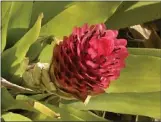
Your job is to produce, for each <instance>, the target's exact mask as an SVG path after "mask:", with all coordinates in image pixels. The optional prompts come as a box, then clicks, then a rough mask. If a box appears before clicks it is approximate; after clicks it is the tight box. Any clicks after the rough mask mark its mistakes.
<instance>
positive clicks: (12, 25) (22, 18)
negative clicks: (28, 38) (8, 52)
mask: <svg viewBox="0 0 161 122" xmlns="http://www.w3.org/2000/svg"><path fill="white" fill-rule="evenodd" d="M32 7H33V2H20V1H16V2H13V7H12V12H11V18H10V22H9V27H8V38H7V40H8V42H7V47H11V46H13V45H14V44H15V43H16V41H18V40H19V39H20V38H21V37H22V36H23V35H24V34H25V33H26V32H27V31H28V28H29V24H30V20H31V13H32ZM36 19H37V18H36Z"/></svg>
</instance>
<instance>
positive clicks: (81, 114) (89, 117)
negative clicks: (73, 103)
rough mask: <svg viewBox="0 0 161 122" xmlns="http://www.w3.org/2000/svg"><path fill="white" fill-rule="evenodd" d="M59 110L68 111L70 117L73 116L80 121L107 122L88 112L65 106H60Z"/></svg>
mask: <svg viewBox="0 0 161 122" xmlns="http://www.w3.org/2000/svg"><path fill="white" fill-rule="evenodd" d="M61 108H62V109H65V110H67V111H69V113H70V114H71V115H72V116H75V117H77V118H79V119H80V120H82V121H107V122H108V120H106V119H104V118H101V117H99V116H97V115H95V114H93V113H92V112H90V111H81V110H78V109H76V108H72V107H70V106H65V105H64V106H62V107H61Z"/></svg>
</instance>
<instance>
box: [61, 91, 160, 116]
mask: <svg viewBox="0 0 161 122" xmlns="http://www.w3.org/2000/svg"><path fill="white" fill-rule="evenodd" d="M160 94H161V92H149V93H109V94H108V93H105V94H101V95H98V96H95V97H92V98H91V100H90V101H89V103H88V104H87V105H86V106H85V105H84V104H83V103H82V102H76V101H73V102H69V101H64V102H62V103H63V104H65V105H68V106H70V107H74V108H76V109H77V110H78V109H79V110H101V111H109V112H115V113H122V114H132V115H143V116H149V117H153V118H160V115H161V111H160V108H161V104H160Z"/></svg>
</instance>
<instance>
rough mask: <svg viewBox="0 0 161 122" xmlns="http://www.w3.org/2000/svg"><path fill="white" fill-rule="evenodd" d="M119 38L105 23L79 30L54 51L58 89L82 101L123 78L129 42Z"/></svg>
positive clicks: (53, 68)
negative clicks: (121, 76) (122, 72)
mask: <svg viewBox="0 0 161 122" xmlns="http://www.w3.org/2000/svg"><path fill="white" fill-rule="evenodd" d="M117 35H118V31H117V30H108V29H106V27H105V25H104V24H96V25H91V26H88V25H87V24H85V25H84V26H83V27H81V28H80V27H75V28H74V30H73V32H72V34H71V35H69V36H68V37H64V39H63V41H61V42H60V43H59V45H56V46H55V48H54V50H53V57H52V63H51V68H50V70H52V72H50V75H51V77H54V79H55V80H54V82H55V84H56V86H57V88H59V89H61V90H63V91H64V92H66V93H69V94H71V95H72V96H74V97H76V98H78V99H81V100H82V101H84V100H85V99H86V97H87V96H88V95H96V94H100V93H102V92H104V89H106V88H108V87H109V84H110V82H111V81H113V80H116V79H117V78H118V77H119V75H120V70H121V69H122V68H123V67H125V61H124V60H125V58H126V57H127V56H128V52H127V49H126V44H127V41H126V40H125V39H117Z"/></svg>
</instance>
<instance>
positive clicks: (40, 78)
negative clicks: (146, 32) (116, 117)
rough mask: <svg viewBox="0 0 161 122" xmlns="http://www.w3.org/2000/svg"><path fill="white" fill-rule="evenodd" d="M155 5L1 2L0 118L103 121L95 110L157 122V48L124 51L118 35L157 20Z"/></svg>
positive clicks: (147, 3)
mask: <svg viewBox="0 0 161 122" xmlns="http://www.w3.org/2000/svg"><path fill="white" fill-rule="evenodd" d="M42 5H43V6H42ZM160 5H161V2H37V1H36V2H27V3H25V4H24V2H2V49H1V57H2V77H3V78H1V85H2V88H1V90H2V118H3V119H4V120H6V121H11V120H15V121H18V120H19V121H22V120H24V121H32V120H36V121H43V120H44V121H47V120H48V121H54V120H55V121H58V120H62V121H65V120H68V121H78V120H83V121H91V120H95V121H97V120H98V121H109V120H107V119H106V117H105V116H103V117H100V116H99V114H97V113H98V111H103V112H104V115H105V113H107V112H114V113H120V114H131V115H135V116H137V121H140V120H139V118H140V116H148V117H152V118H157V119H160V114H161V113H160V109H159V108H160V78H161V76H160V74H161V72H160V71H161V70H160V65H161V64H160V61H161V56H160V52H161V50H160V49H150V48H130V47H128V48H127V43H128V40H126V39H123V38H119V37H118V35H120V34H119V29H120V28H125V27H129V26H131V25H135V24H142V23H144V22H147V21H151V20H155V19H159V18H161V16H160V15H159V14H158V13H159V12H160V9H159V8H160ZM89 6H90V7H89ZM149 8H151V9H153V10H154V11H153V13H151V15H150V14H149V15H142V14H140V13H141V12H142V11H149V12H151V11H150V9H149ZM19 9H21V11H22V13H21V12H18V11H19ZM24 11H25V13H24ZM51 11H54V13H51ZM41 12H43V13H42V14H40V13H41ZM38 15H39V16H38ZM78 15H79V16H78ZM37 16H38V18H37V20H36V17H37ZM129 16H130V17H129ZM67 18H68V19H69V20H68V21H67ZM136 18H137V19H136ZM28 20H30V21H28ZM126 20H128V21H126ZM34 22H35V23H34ZM84 23H87V24H84ZM98 23H102V24H98ZM103 23H104V24H103ZM83 24H84V25H83ZM81 25H83V26H82V27H81ZM106 25H107V29H106ZM73 27H74V29H73V32H72V33H71V30H72V28H73ZM70 33H71V34H70ZM66 35H69V36H66ZM63 36H64V38H63ZM17 40H18V41H17ZM4 78H5V79H4ZM15 110H16V111H15ZM91 110H92V111H91ZM92 112H94V113H96V114H93V113H92ZM127 117H129V115H125V118H126V119H127ZM126 121H127V120H126ZM129 121H131V120H129ZM149 122H150V121H149Z"/></svg>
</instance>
